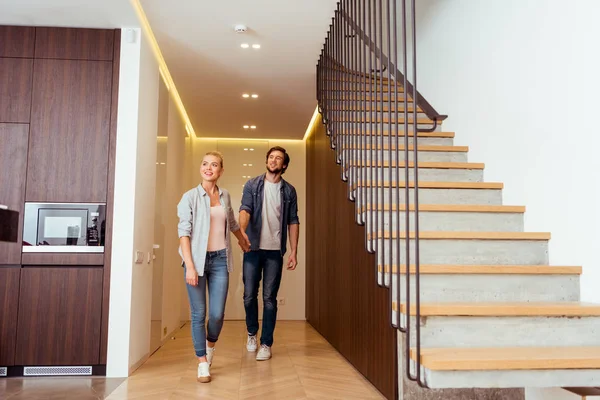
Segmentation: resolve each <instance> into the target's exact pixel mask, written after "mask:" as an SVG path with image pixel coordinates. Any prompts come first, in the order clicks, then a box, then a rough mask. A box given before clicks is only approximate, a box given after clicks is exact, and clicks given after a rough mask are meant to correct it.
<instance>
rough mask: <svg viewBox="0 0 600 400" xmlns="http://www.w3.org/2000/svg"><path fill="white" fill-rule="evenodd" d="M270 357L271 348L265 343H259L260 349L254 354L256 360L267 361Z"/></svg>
mask: <svg viewBox="0 0 600 400" xmlns="http://www.w3.org/2000/svg"><path fill="white" fill-rule="evenodd" d="M270 358H271V348H270V347H269V346H267V345H266V344H262V345H260V350H258V354H256V361H267V360H268V359H270Z"/></svg>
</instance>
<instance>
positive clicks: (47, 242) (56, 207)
mask: <svg viewBox="0 0 600 400" xmlns="http://www.w3.org/2000/svg"><path fill="white" fill-rule="evenodd" d="M23 218H24V222H23V252H24V253H104V241H105V238H106V204H105V203H25V210H24V212H23Z"/></svg>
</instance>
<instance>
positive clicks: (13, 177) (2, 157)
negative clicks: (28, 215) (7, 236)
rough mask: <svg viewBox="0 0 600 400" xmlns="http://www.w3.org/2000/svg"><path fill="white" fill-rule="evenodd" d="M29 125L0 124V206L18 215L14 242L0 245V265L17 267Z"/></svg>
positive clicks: (20, 238)
mask: <svg viewBox="0 0 600 400" xmlns="http://www.w3.org/2000/svg"><path fill="white" fill-rule="evenodd" d="M28 136H29V125H24V124H0V204H4V205H6V206H8V208H9V209H10V210H14V211H18V212H19V227H18V231H17V235H18V236H17V242H16V243H10V242H0V265H2V264H21V241H22V237H23V235H22V232H23V208H24V199H25V177H26V171H27V143H28Z"/></svg>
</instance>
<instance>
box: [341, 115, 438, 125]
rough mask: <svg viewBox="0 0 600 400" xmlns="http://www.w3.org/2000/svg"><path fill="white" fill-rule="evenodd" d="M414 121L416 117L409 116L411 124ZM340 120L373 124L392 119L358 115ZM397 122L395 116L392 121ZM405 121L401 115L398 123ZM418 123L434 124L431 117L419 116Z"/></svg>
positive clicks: (386, 122)
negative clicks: (363, 117)
mask: <svg viewBox="0 0 600 400" xmlns="http://www.w3.org/2000/svg"><path fill="white" fill-rule="evenodd" d="M413 121H414V118H412V117H409V118H408V123H409V124H412V123H413ZM339 122H351V123H356V124H359V123H360V124H371V123H373V124H380V123H383V124H388V123H390V120H389V118H388V117H383V118H382V119H374V120H371V119H370V118H365V119H362V118H360V117H356V118H342V119H340V121H339ZM395 122H396V119H395V118H394V119H392V121H391V123H392V124H393V123H395ZM403 123H404V118H401V117H399V118H398V124H403ZM417 123H418V124H421V125H427V124H433V120H431V119H429V118H425V117H423V118H417ZM441 124H442V121H438V125H441Z"/></svg>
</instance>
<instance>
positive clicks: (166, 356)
mask: <svg viewBox="0 0 600 400" xmlns="http://www.w3.org/2000/svg"><path fill="white" fill-rule="evenodd" d="M174 338H175V339H174V340H168V341H167V342H165V344H164V345H163V346H162V347H161V348H160V349H159V350H158V351H157V352H156V353H155V354H154V355H152V357H150V359H149V360H148V361H147V362H146V363H145V364H144V365H143V366H142V367H141V368H139V369H138V370H137V371H136V372H135V373H134V374H133V375H132V376H131V377H129V379H127V380H125V381H124V382H122V380H111V379H102V378H33V379H31V378H28V379H14V378H10V379H0V398H2V399H5V398H6V399H10V400H20V399H42V398H43V399H52V400H59V399H60V400H62V399H77V400H79V399H85V400H88V399H90V400H91V399H108V400H124V399H145V400H154V399H156V400H159V399H161V400H162V399H165V400H183V399H210V400H220V399H227V400H230V399H235V400H242V399H243V400H246V399H257V400H258V399H265V400H266V399H277V400H285V399H328V400H330V399H383V398H384V397H383V396H382V395H381V394H380V393H379V392H378V391H377V390H376V389H375V388H374V387H373V386H372V385H371V384H370V383H369V382H368V381H367V380H366V379H364V378H363V377H362V375H360V374H359V373H358V372H356V370H355V369H354V368H353V367H352V366H351V365H350V364H349V363H348V362H347V361H346V360H345V359H344V358H343V357H342V356H341V355H340V354H339V353H338V352H337V351H335V349H333V347H331V345H329V343H327V342H326V341H325V339H323V337H321V336H320V335H319V334H318V333H317V332H316V331H315V330H314V329H313V328H312V327H311V326H310V325H308V324H307V323H306V322H300V321H298V322H296V321H294V322H291V321H279V322H277V329H276V331H275V343H274V346H273V358H272V359H271V360H269V361H262V362H257V361H256V360H255V359H254V357H255V354H254V353H248V352H247V351H246V347H245V343H246V333H245V323H244V322H242V321H231V322H226V323H225V326H224V327H223V332H222V334H221V337H220V339H219V342H218V343H217V350H216V352H215V358H214V361H213V366H212V368H211V374H212V382H211V383H208V384H203V383H198V382H196V369H197V362H196V357H195V356H194V352H193V349H192V342H191V333H190V329H189V325H186V326H184V327H183V329H182V330H180V331H179V332H177V333H176V334H175V335H174ZM115 382H117V384H118V383H120V386H118V387H117V385H116V384H115ZM121 382H122V383H121ZM115 387H116V388H115Z"/></svg>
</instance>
